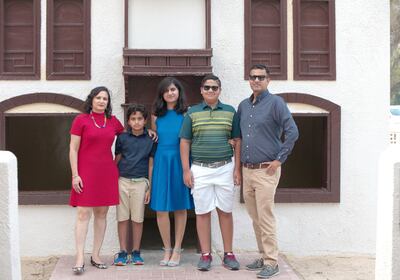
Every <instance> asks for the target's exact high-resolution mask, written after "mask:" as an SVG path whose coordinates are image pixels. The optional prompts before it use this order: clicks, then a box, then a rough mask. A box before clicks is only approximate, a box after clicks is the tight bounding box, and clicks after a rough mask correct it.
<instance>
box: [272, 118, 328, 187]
mask: <svg viewBox="0 0 400 280" xmlns="http://www.w3.org/2000/svg"><path fill="white" fill-rule="evenodd" d="M294 120H295V122H296V124H297V127H298V129H299V139H298V140H297V142H296V144H295V146H294V149H293V151H292V153H291V154H290V156H289V158H288V160H287V161H286V162H285V164H284V168H283V170H282V175H281V179H280V182H279V186H278V187H279V188H315V189H320V188H326V187H327V170H328V168H327V164H328V161H327V154H328V151H327V147H328V143H327V139H328V129H327V121H328V117H327V116H320V115H316V116H315V115H307V116H301V115H300V116H299V115H297V116H296V115H295V114H294Z"/></svg>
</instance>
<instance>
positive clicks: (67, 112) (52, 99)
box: [0, 93, 84, 204]
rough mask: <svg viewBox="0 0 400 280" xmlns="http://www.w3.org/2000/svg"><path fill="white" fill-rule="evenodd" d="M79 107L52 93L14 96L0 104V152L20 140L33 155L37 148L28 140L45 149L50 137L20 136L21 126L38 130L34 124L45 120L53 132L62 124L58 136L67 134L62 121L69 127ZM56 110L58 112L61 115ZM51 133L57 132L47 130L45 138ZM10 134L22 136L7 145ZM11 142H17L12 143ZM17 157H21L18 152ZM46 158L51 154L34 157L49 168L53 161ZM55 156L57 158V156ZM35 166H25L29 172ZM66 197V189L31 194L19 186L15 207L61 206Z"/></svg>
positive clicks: (65, 150) (64, 151) (76, 101)
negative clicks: (47, 163) (24, 205)
mask: <svg viewBox="0 0 400 280" xmlns="http://www.w3.org/2000/svg"><path fill="white" fill-rule="evenodd" d="M83 103H84V102H83V101H82V100H80V99H77V98H74V97H71V96H68V95H63V94H56V93H31V94H25V95H20V96H16V97H13V98H10V99H7V100H4V101H2V102H0V149H1V150H5V149H9V150H11V149H10V148H9V147H10V146H16V145H17V144H14V142H18V141H19V140H20V138H24V139H23V140H21V143H23V144H22V145H24V142H25V143H27V144H25V145H26V146H27V147H28V148H30V150H33V151H34V150H35V149H39V147H37V146H35V144H33V143H35V142H34V141H33V143H31V140H32V138H34V139H35V137H37V138H39V139H40V141H42V143H44V146H46V144H47V141H48V139H49V138H51V137H50V136H51V135H48V134H43V138H40V137H41V135H42V134H40V133H39V132H38V133H37V134H36V133H34V134H35V135H32V134H29V133H26V136H24V133H23V132H22V133H21V131H23V128H24V127H25V124H26V127H27V128H29V127H30V126H34V127H39V128H40V127H42V126H43V125H42V123H40V121H38V120H45V121H46V122H49V123H52V124H53V127H54V128H58V127H59V124H58V122H57V121H58V120H60V119H62V120H63V124H64V129H63V133H62V135H64V134H68V129H69V127H66V125H65V122H66V121H65V120H66V119H67V120H68V123H67V125H69V124H70V122H71V121H72V119H73V117H74V116H75V115H77V114H78V113H79V112H82V110H83ZM43 108H45V109H43ZM46 108H49V109H46ZM42 109H43V110H42ZM59 109H61V111H60V110H59ZM35 122H36V123H35ZM16 124H19V125H16ZM21 128H22V129H21ZM15 130H17V132H16V131H15ZM27 130H28V129H27ZM54 131H59V130H57V129H55V130H51V129H50V130H49V134H52V133H53V132H54ZM35 132H36V131H35ZM18 133H19V134H18ZM55 133H56V132H54V133H53V134H55ZM14 134H16V135H22V137H18V136H17V137H16V138H12V139H14V140H13V141H11V140H9V141H8V143H7V139H8V137H10V135H14ZM38 135H39V136H38ZM13 137H15V136H13ZM61 138H62V139H66V140H65V141H62V142H66V141H68V139H67V137H64V136H62V137H61ZM15 139H18V141H15ZM29 145H31V146H29ZM48 145H51V141H49V143H48ZM62 147H63V149H62V154H63V161H64V165H63V166H64V168H63V170H65V171H64V172H65V173H66V174H67V173H68V172H69V168H67V156H66V154H67V153H68V147H67V144H66V143H64V144H63V146H62ZM24 149H26V147H24ZM21 154H22V155H24V154H23V153H22V152H21ZM21 154H20V160H21ZM50 156H51V154H50V155H49V153H40V154H38V156H37V157H38V158H39V159H38V162H40V160H41V159H43V161H46V160H49V164H51V162H54V159H49V157H50ZM53 156H54V155H53ZM55 156H56V157H57V156H58V155H55ZM17 158H18V157H17ZM21 162H22V161H21ZM35 162H36V161H35V160H32V161H29V162H28V165H29V166H32V169H34V168H36V167H37V166H38V165H40V164H37V163H35ZM26 166H27V165H25V168H24V170H27V167H26ZM20 171H21V170H20V168H19V175H18V177H19V179H20V178H21V177H20V176H21V173H20ZM33 172H34V171H32V173H33ZM25 174H26V173H25ZM66 174H63V175H64V177H66V176H67V175H66ZM41 176H44V175H41ZM54 176H56V175H54ZM68 176H70V175H68ZM38 180H44V179H43V178H42V177H41V178H39V179H38ZM20 183H21V182H19V185H21V184H20ZM68 196H69V191H67V190H66V189H65V190H63V191H60V190H58V188H57V187H56V188H54V189H52V188H51V187H49V186H47V187H46V188H45V190H44V189H43V190H42V189H40V190H34V191H32V190H29V191H27V190H25V189H24V188H23V187H21V186H19V204H64V203H66V202H67V201H68V200H67V199H68Z"/></svg>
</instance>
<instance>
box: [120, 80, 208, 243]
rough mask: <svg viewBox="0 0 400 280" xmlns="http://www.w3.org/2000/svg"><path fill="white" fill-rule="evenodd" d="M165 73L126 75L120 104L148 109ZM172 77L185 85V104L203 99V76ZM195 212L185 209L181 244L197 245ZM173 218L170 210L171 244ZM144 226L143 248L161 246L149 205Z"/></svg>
mask: <svg viewBox="0 0 400 280" xmlns="http://www.w3.org/2000/svg"><path fill="white" fill-rule="evenodd" d="M171 76H174V75H171ZM165 77H166V76H129V77H128V78H127V81H128V85H127V93H126V97H125V104H124V105H123V107H124V108H125V109H126V108H127V106H128V105H129V104H131V103H141V104H143V105H145V106H146V108H147V110H149V111H150V112H151V110H152V105H153V102H154V100H155V98H156V96H157V86H158V84H159V82H160V81H161V80H162V79H163V78H165ZM175 77H176V78H177V79H178V80H179V81H180V82H181V83H182V85H183V87H184V89H185V97H186V101H187V104H188V105H194V104H197V103H200V102H201V101H202V100H203V99H202V96H201V94H200V84H201V80H202V79H203V77H204V76H195V75H176V76H175ZM124 117H125V116H124ZM149 123H150V122H148V125H149ZM195 216H196V215H195V213H194V211H193V210H191V211H188V220H187V224H186V231H185V236H184V239H183V243H182V246H183V247H184V248H188V249H190V248H193V249H194V248H196V249H198V248H199V246H198V239H197V231H196V218H195ZM173 220H174V219H173V213H170V221H171V238H172V244H174V242H173V236H174V223H173ZM143 226H144V228H143V237H142V248H143V249H157V250H159V249H160V248H162V247H163V243H162V240H161V237H160V233H159V230H158V226H157V218H156V213H155V212H154V211H152V210H150V209H149V208H148V207H147V208H146V212H145V221H144V225H143Z"/></svg>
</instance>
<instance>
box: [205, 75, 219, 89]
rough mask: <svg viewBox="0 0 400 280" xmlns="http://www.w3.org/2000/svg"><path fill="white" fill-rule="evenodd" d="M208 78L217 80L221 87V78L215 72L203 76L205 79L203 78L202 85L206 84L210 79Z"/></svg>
mask: <svg viewBox="0 0 400 280" xmlns="http://www.w3.org/2000/svg"><path fill="white" fill-rule="evenodd" d="M208 80H213V81H216V82H217V84H218V86H219V87H221V80H220V79H219V78H218V77H217V76H215V75H214V74H208V75H206V76H205V77H204V78H203V80H201V85H200V86H204V84H205V82H206V81H208Z"/></svg>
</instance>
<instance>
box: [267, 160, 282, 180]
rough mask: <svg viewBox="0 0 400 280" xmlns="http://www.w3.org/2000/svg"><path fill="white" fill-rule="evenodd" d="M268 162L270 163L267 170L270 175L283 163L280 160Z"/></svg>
mask: <svg viewBox="0 0 400 280" xmlns="http://www.w3.org/2000/svg"><path fill="white" fill-rule="evenodd" d="M266 163H268V164H269V166H268V167H267V170H266V171H267V174H268V175H270V176H272V175H274V174H275V172H276V170H277V169H278V167H279V166H281V165H282V163H281V162H280V161H279V160H274V161H268V162H266Z"/></svg>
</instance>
